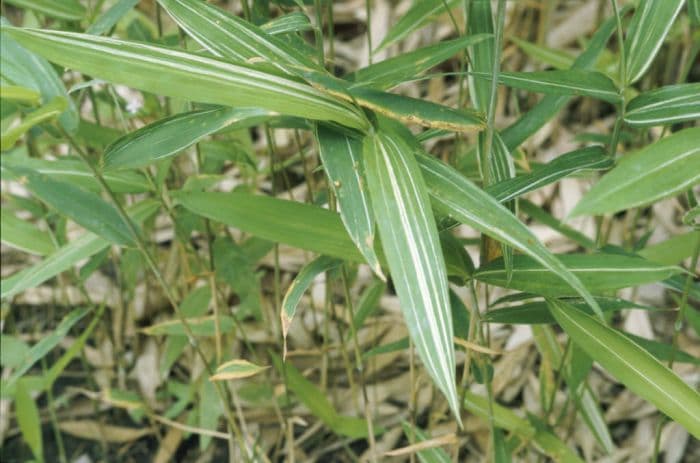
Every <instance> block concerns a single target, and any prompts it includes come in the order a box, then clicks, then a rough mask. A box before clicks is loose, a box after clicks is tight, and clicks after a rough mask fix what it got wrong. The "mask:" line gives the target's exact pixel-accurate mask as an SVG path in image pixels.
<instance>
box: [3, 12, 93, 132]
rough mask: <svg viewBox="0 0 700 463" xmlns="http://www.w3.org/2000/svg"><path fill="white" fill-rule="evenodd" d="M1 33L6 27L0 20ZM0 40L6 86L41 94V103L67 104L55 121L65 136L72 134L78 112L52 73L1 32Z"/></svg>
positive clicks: (76, 125)
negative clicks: (57, 100) (58, 99)
mask: <svg viewBox="0 0 700 463" xmlns="http://www.w3.org/2000/svg"><path fill="white" fill-rule="evenodd" d="M1 22H2V26H3V29H4V27H5V26H6V25H9V23H8V22H6V21H5V18H2V21H1ZM0 35H2V40H0V47H1V50H0V69H2V77H3V79H4V80H6V81H7V82H8V83H12V84H15V85H21V86H23V87H28V88H32V89H34V90H36V91H38V92H39V93H41V99H42V101H43V102H44V103H47V102H49V101H51V100H53V99H54V98H55V97H57V96H60V97H63V98H65V99H66V101H68V108H67V110H66V111H65V112H64V113H63V114H61V116H60V117H59V118H58V120H59V121H60V122H61V125H62V126H63V128H64V129H66V130H67V131H68V132H73V131H74V130H75V129H76V128H77V127H78V121H79V119H80V118H79V116H78V111H77V110H76V108H75V105H74V104H73V102H72V101H71V100H70V98H68V94H67V93H66V88H65V87H64V85H63V82H62V81H61V79H60V78H59V77H58V75H56V71H55V70H54V69H53V67H52V66H51V64H49V62H48V61H46V60H45V59H44V58H42V57H40V56H37V55H35V54H34V53H31V52H30V51H29V50H27V49H25V48H24V47H22V46H20V45H19V44H18V43H17V42H15V41H14V40H13V39H12V38H11V37H10V36H9V35H8V34H6V33H5V32H4V31H3V32H2V34H0Z"/></svg>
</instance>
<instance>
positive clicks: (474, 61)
mask: <svg viewBox="0 0 700 463" xmlns="http://www.w3.org/2000/svg"><path fill="white" fill-rule="evenodd" d="M467 16H468V17H467V27H468V30H469V33H470V34H479V33H485V34H490V35H491V37H490V38H488V39H487V40H484V41H482V42H479V43H477V44H474V45H472V46H471V47H469V56H470V61H469V70H470V71H472V72H481V73H487V74H490V73H491V72H492V71H493V62H494V42H495V37H493V33H494V25H493V13H492V11H491V2H490V1H489V0H474V1H472V2H469V13H468V15H467ZM468 83H469V96H470V98H471V101H472V104H473V105H474V107H475V108H476V109H479V110H481V111H483V112H484V113H486V112H488V107H489V100H490V97H491V84H490V83H489V82H487V81H486V80H483V79H474V76H473V75H472V74H469V76H468Z"/></svg>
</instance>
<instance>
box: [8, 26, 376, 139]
mask: <svg viewBox="0 0 700 463" xmlns="http://www.w3.org/2000/svg"><path fill="white" fill-rule="evenodd" d="M3 31H4V32H5V33H7V34H8V35H10V36H11V37H12V38H14V39H15V40H17V41H18V42H20V43H21V44H22V45H23V46H26V47H27V48H29V49H30V50H33V51H35V52H36V53H38V54H40V55H42V56H44V57H46V58H47V59H49V60H50V61H53V62H54V63H57V64H60V65H62V66H66V67H69V68H72V69H75V70H77V71H80V72H83V73H85V74H89V75H91V76H92V77H95V78H99V79H103V80H106V81H109V82H114V83H120V84H124V85H128V86H130V87H133V88H137V89H140V90H145V91H148V92H153V93H157V94H159V95H165V96H172V97H178V98H185V99H187V100H190V101H198V102H202V103H211V104H220V105H227V106H234V107H257V108H263V109H267V110H269V111H275V112H278V113H280V114H285V115H290V116H298V117H302V118H309V119H315V120H323V121H334V122H337V123H338V124H341V125H345V126H348V127H351V128H355V129H364V128H365V127H366V126H367V121H366V119H365V117H364V115H363V114H362V113H361V112H360V110H359V109H357V108H355V107H353V106H351V105H350V104H348V103H345V102H342V101H337V100H336V99H334V98H331V97H328V96H325V95H323V94H321V93H319V92H318V91H317V90H315V89H314V88H312V87H311V86H309V85H306V84H304V83H301V82H298V81H297V80H294V79H289V78H286V77H283V76H280V75H277V74H273V73H270V72H265V71H262V70H260V69H256V68H254V67H253V66H248V65H243V64H233V63H230V62H228V61H223V60H220V59H217V58H210V57H206V56H202V55H199V54H195V53H189V52H185V51H180V50H175V49H171V48H166V47H160V46H155V45H147V44H143V43H136V42H128V41H123V40H117V39H111V38H105V37H96V36H91V35H86V34H76V33H73V32H61V31H47V30H37V29H18V28H14V27H3Z"/></svg>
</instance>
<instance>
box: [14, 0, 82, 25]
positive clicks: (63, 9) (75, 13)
mask: <svg viewBox="0 0 700 463" xmlns="http://www.w3.org/2000/svg"><path fill="white" fill-rule="evenodd" d="M5 1H6V2H7V3H9V4H10V5H15V6H17V7H20V8H27V9H30V10H33V11H36V12H37V13H41V14H45V15H47V16H51V17H52V18H57V19H64V20H67V21H79V20H81V19H83V18H84V17H85V7H84V6H83V5H81V4H80V3H79V2H78V1H77V0H5Z"/></svg>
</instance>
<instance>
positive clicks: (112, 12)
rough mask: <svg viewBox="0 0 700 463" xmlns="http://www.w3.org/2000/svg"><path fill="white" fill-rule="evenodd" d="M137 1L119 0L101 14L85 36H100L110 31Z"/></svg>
mask: <svg viewBox="0 0 700 463" xmlns="http://www.w3.org/2000/svg"><path fill="white" fill-rule="evenodd" d="M138 2H139V0H119V1H117V2H116V3H115V4H114V5H112V6H111V7H110V8H109V9H108V10H107V11H105V12H104V13H102V14H101V15H100V16H99V17H98V18H97V19H95V22H93V23H92V24H91V25H90V27H88V28H87V30H86V31H85V33H86V34H92V35H102V34H104V33H105V32H108V31H109V30H110V29H112V28H113V27H114V26H115V25H116V24H117V22H119V20H120V19H121V18H123V17H124V15H126V14H127V13H128V12H129V11H131V9H132V8H134V7H135V6H136V5H137V4H138Z"/></svg>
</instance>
